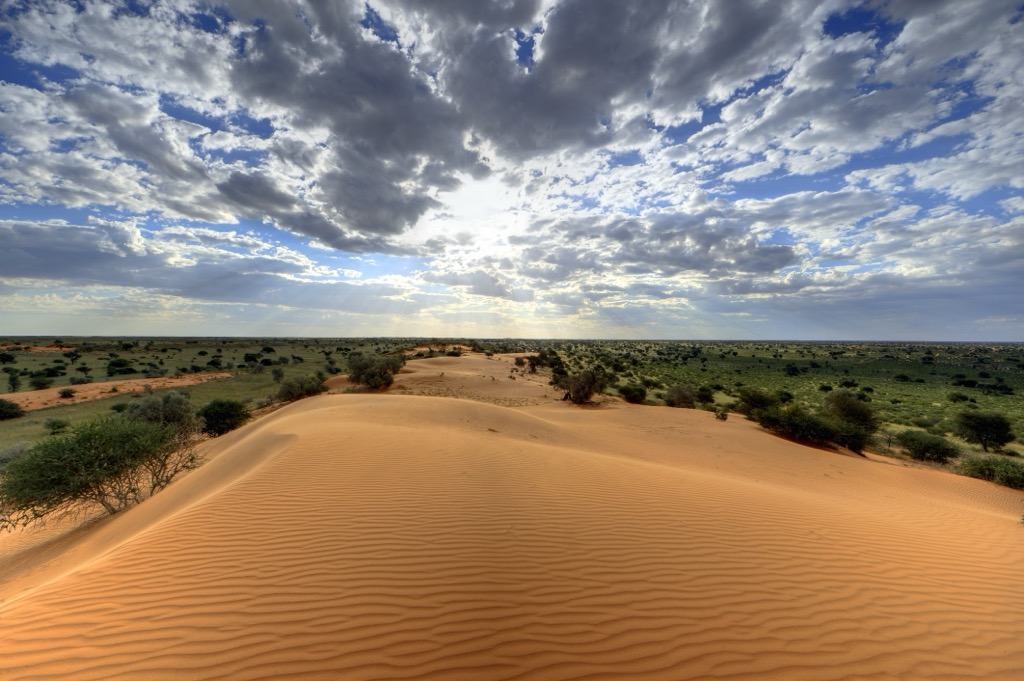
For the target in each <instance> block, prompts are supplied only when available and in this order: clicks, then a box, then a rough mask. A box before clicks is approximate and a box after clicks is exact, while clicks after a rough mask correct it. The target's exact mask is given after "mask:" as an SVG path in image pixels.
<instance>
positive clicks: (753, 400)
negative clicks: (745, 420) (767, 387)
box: [736, 388, 779, 421]
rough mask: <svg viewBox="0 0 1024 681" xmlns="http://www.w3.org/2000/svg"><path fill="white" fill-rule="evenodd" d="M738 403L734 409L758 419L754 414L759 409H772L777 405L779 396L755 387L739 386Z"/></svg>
mask: <svg viewBox="0 0 1024 681" xmlns="http://www.w3.org/2000/svg"><path fill="white" fill-rule="evenodd" d="M738 395H739V398H740V400H739V403H738V404H737V405H736V410H737V411H738V412H740V413H741V414H745V415H746V416H749V417H751V418H753V419H754V420H755V421H757V420H758V418H757V416H756V414H757V412H759V411H765V410H772V409H775V408H776V407H778V406H779V398H778V397H776V396H775V395H772V394H771V393H769V392H767V391H764V390H759V389H757V388H740V390H739V392H738Z"/></svg>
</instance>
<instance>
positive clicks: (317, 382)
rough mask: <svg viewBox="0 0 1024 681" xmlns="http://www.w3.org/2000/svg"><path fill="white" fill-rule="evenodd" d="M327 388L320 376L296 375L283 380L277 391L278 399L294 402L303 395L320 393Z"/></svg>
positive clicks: (308, 395) (310, 395) (309, 395)
mask: <svg viewBox="0 0 1024 681" xmlns="http://www.w3.org/2000/svg"><path fill="white" fill-rule="evenodd" d="M326 390H327V386H325V385H324V382H323V379H322V378H320V377H319V376H296V377H294V378H289V379H288V380H287V381H282V382H281V387H280V388H279V389H278V391H277V399H278V400H280V401H282V402H294V401H295V400H301V399H302V398H303V397H312V396H313V395H319V394H320V393H322V392H324V391H326Z"/></svg>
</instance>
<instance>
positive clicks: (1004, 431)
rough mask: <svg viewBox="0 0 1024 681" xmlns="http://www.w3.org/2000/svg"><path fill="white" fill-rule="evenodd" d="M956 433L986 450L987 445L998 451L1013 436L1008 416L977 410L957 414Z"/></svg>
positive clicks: (1012, 438)
mask: <svg viewBox="0 0 1024 681" xmlns="http://www.w3.org/2000/svg"><path fill="white" fill-rule="evenodd" d="M956 433H957V435H959V436H960V437H962V438H963V439H965V440H967V441H968V442H974V443H976V444H979V445H981V448H982V449H983V450H984V451H986V452H987V451H988V449H989V447H991V448H992V449H993V450H995V451H997V452H998V451H1000V450H1001V449H1002V448H1003V445H1005V444H1007V443H1008V442H1013V440H1014V438H1015V435H1014V434H1013V431H1012V430H1011V429H1010V420H1009V419H1008V418H1006V417H1005V416H1003V415H1002V414H996V413H985V412H978V411H965V412H963V413H961V414H959V415H957V417H956Z"/></svg>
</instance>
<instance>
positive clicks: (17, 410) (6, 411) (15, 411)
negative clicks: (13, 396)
mask: <svg viewBox="0 0 1024 681" xmlns="http://www.w3.org/2000/svg"><path fill="white" fill-rule="evenodd" d="M24 415H25V410H24V409H22V408H21V405H20V404H18V403H17V402H11V401H10V400H5V399H0V421H6V420H7V419H16V418H18V417H19V416H24Z"/></svg>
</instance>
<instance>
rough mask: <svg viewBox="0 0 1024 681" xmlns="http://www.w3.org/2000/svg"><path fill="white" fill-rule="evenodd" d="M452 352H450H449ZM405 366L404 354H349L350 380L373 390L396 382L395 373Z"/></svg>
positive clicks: (381, 388)
mask: <svg viewBox="0 0 1024 681" xmlns="http://www.w3.org/2000/svg"><path fill="white" fill-rule="evenodd" d="M449 354H450V353H449ZM403 366H405V357H403V356H402V355H383V356H382V355H370V354H366V353H362V352H353V353H351V354H349V356H348V380H350V381H352V382H353V383H355V384H356V385H365V386H366V387H367V388H370V389H371V390H383V389H384V388H387V387H389V386H390V385H391V384H392V383H394V382H395V374H397V373H398V372H399V371H400V370H401V368H402V367H403Z"/></svg>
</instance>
